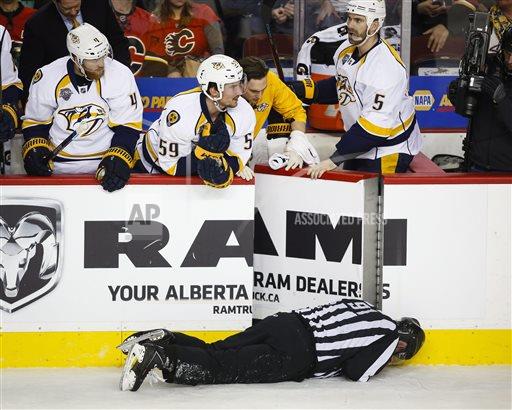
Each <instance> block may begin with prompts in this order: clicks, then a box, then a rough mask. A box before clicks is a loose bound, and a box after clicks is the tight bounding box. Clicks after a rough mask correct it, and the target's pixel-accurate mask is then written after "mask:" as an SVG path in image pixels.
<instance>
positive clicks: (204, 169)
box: [197, 157, 233, 188]
mask: <svg viewBox="0 0 512 410" xmlns="http://www.w3.org/2000/svg"><path fill="white" fill-rule="evenodd" d="M197 174H198V175H199V177H200V178H201V179H202V180H203V182H204V183H205V184H206V185H209V186H211V187H214V188H226V187H227V186H229V185H230V184H231V182H232V181H233V170H232V169H231V167H230V166H229V165H228V163H227V161H226V160H225V159H224V157H221V158H212V157H206V158H204V159H202V160H199V161H197Z"/></svg>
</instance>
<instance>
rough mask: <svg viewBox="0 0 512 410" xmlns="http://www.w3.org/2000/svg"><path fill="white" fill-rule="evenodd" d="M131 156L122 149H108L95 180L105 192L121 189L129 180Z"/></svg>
mask: <svg viewBox="0 0 512 410" xmlns="http://www.w3.org/2000/svg"><path fill="white" fill-rule="evenodd" d="M132 164H133V158H132V156H131V155H130V154H129V153H128V152H127V151H125V150H124V149H122V148H117V147H113V148H110V149H109V150H108V151H107V152H106V153H105V155H104V156H103V159H102V160H101V162H100V164H99V165H98V170H97V171H96V179H97V180H98V181H99V183H100V184H101V186H102V187H103V189H104V190H105V191H108V192H114V191H117V190H118V189H121V188H123V187H124V186H125V185H126V183H127V182H128V179H129V178H130V171H131V168H132Z"/></svg>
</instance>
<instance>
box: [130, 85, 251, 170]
mask: <svg viewBox="0 0 512 410" xmlns="http://www.w3.org/2000/svg"><path fill="white" fill-rule="evenodd" d="M202 98H203V99H204V98H206V97H205V96H204V94H203V93H202V91H201V89H200V88H199V87H197V88H193V89H191V90H188V91H185V92H183V93H180V94H177V95H176V96H174V97H173V98H171V99H170V100H169V101H168V102H167V104H166V106H165V108H164V110H163V111H162V114H161V115H160V118H159V119H158V120H156V121H155V122H154V123H153V124H152V125H151V127H150V128H149V130H148V132H147V133H146V134H145V135H144V136H143V137H141V138H140V139H139V142H138V143H137V151H138V155H139V157H140V160H141V162H142V164H143V165H144V167H145V168H146V170H147V171H148V172H150V173H159V172H161V171H160V170H158V169H157V168H155V165H156V166H157V167H159V168H160V169H161V170H162V171H163V172H165V173H167V174H169V175H176V168H177V163H178V161H179V159H180V158H183V157H188V156H189V155H190V154H191V153H192V151H193V149H194V148H195V144H196V143H197V141H198V139H199V136H200V135H201V132H202V130H203V127H204V126H205V125H206V124H207V123H208V119H207V118H208V117H209V115H208V113H207V112H206V113H205V111H206V109H205V104H203V105H202V104H201V99H202ZM225 122H226V128H227V130H228V132H229V135H230V137H231V143H230V145H229V148H228V150H227V154H228V155H230V156H232V157H235V158H237V160H238V165H239V168H240V169H243V167H244V166H245V164H246V163H247V161H248V160H249V157H250V156H251V151H252V145H253V132H254V127H255V125H256V117H255V114H254V110H253V109H252V107H251V106H250V104H249V103H248V102H247V101H246V100H245V99H243V98H239V99H238V104H237V106H236V107H234V108H228V109H227V111H226V112H225ZM148 156H149V158H148Z"/></svg>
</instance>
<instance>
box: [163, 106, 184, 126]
mask: <svg viewBox="0 0 512 410" xmlns="http://www.w3.org/2000/svg"><path fill="white" fill-rule="evenodd" d="M180 118H181V117H180V115H179V114H178V111H175V110H172V111H171V112H169V114H167V119H166V122H167V126H168V127H170V126H171V125H173V124H176V123H177V122H178V121H179V120H180Z"/></svg>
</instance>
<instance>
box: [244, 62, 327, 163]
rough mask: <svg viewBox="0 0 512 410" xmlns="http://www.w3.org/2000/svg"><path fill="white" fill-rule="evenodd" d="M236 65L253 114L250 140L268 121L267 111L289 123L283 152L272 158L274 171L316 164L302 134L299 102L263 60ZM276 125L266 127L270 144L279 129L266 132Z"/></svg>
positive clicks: (303, 115) (303, 126)
mask: <svg viewBox="0 0 512 410" xmlns="http://www.w3.org/2000/svg"><path fill="white" fill-rule="evenodd" d="M239 63H240V65H241V66H242V68H243V69H244V74H245V75H246V76H247V89H246V91H245V92H244V94H243V97H244V98H245V99H246V100H247V101H248V102H249V104H251V106H252V108H253V109H254V112H255V114H256V127H255V129H254V137H255V138H256V137H257V136H258V133H259V132H260V130H261V128H262V127H263V125H264V124H265V122H266V121H267V119H268V118H269V115H270V112H271V109H274V110H275V111H276V112H277V113H279V114H281V115H282V116H283V118H284V120H285V121H286V122H288V123H290V127H291V133H290V139H289V141H287V143H286V146H285V147H284V150H283V152H282V153H281V152H278V157H277V158H276V157H275V156H274V159H275V160H276V161H274V165H276V168H278V167H279V166H277V164H279V163H280V164H281V165H286V170H288V169H295V168H297V167H302V165H303V163H304V162H306V163H308V164H314V163H317V162H318V154H317V153H316V150H315V149H314V148H313V146H312V145H311V144H310V143H309V142H308V140H307V138H306V136H305V134H304V133H305V131H306V111H305V110H304V108H303V107H302V102H301V101H300V100H299V99H298V98H297V96H296V95H295V94H294V93H293V92H292V91H291V90H290V88H288V86H287V85H286V84H285V83H284V82H282V81H281V80H280V79H279V77H278V76H277V75H276V74H274V73H273V72H272V71H270V70H269V68H268V67H267V65H266V64H265V62H264V61H263V60H261V59H259V58H257V57H245V58H243V59H241V60H240V61H239ZM276 126H278V125H269V127H268V128H267V139H268V141H269V144H272V138H273V136H274V135H278V136H282V133H281V132H279V130H270V128H271V127H276ZM259 144H261V142H259V141H258V139H256V141H255V146H256V145H259ZM255 149H256V148H255ZM281 149H282V148H281ZM271 158H272V157H271ZM272 165H273V163H272V162H271V166H272Z"/></svg>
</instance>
